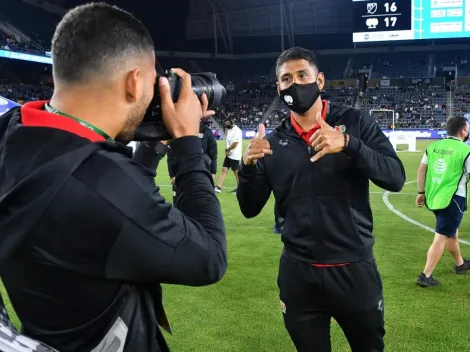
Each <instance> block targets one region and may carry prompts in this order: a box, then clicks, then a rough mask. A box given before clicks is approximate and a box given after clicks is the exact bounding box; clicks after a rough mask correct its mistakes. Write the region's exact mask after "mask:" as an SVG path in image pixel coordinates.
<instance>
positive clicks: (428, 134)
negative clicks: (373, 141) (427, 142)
mask: <svg viewBox="0 0 470 352" xmlns="http://www.w3.org/2000/svg"><path fill="white" fill-rule="evenodd" d="M272 131H273V130H272V129H269V130H266V134H269V133H271V132H272ZM382 131H383V133H384V134H385V135H386V136H387V137H388V136H389V134H390V132H391V131H392V130H382ZM395 132H399V133H403V134H405V135H409V134H410V135H412V136H415V137H416V139H441V138H445V137H446V136H447V132H446V131H445V130H426V129H406V130H398V129H397V130H395ZM242 133H243V138H245V139H251V138H253V137H254V136H255V135H256V131H255V130H243V131H242Z"/></svg>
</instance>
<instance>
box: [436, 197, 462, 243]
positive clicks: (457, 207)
mask: <svg viewBox="0 0 470 352" xmlns="http://www.w3.org/2000/svg"><path fill="white" fill-rule="evenodd" d="M465 202H466V199H465V197H461V196H454V197H453V198H452V200H451V201H450V204H449V206H448V207H447V208H445V209H441V210H434V215H435V216H436V220H437V221H436V232H437V233H438V234H441V235H444V236H447V237H449V238H452V237H455V234H456V232H457V229H458V228H459V227H460V223H461V222H462V217H463V213H464V211H465Z"/></svg>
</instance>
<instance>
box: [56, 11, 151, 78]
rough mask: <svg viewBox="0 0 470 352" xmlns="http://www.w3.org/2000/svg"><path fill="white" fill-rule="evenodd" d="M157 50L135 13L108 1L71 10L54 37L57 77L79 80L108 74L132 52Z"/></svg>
mask: <svg viewBox="0 0 470 352" xmlns="http://www.w3.org/2000/svg"><path fill="white" fill-rule="evenodd" d="M152 50H154V43H153V40H152V37H151V36H150V33H149V32H148V31H147V29H146V28H145V26H144V25H143V24H142V23H141V22H140V21H139V20H137V19H136V18H135V17H134V16H133V15H132V14H130V13H129V12H127V11H124V10H122V9H120V8H118V7H116V6H111V5H108V4H105V3H90V4H86V5H82V6H78V7H75V8H74V9H72V10H70V11H69V12H68V13H67V14H66V15H65V16H64V18H63V19H62V20H61V21H60V23H59V24H58V25H57V28H56V31H55V33H54V37H53V38H52V60H53V70H54V76H55V79H58V80H59V81H62V82H68V83H78V82H81V81H86V80H87V79H89V78H90V77H92V76H102V75H107V74H108V73H109V72H110V70H112V69H114V68H116V67H117V65H119V63H120V62H123V61H124V60H125V59H126V58H129V56H130V55H136V56H137V55H139V54H142V52H151V51H152Z"/></svg>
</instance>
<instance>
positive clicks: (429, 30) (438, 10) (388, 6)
mask: <svg viewBox="0 0 470 352" xmlns="http://www.w3.org/2000/svg"><path fill="white" fill-rule="evenodd" d="M353 7H354V9H353V11H354V24H353V26H354V28H353V42H354V43H360V42H380V41H393V40H414V39H441V38H465V37H470V0H395V1H393V0H353Z"/></svg>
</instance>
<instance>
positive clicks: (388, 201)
mask: <svg viewBox="0 0 470 352" xmlns="http://www.w3.org/2000/svg"><path fill="white" fill-rule="evenodd" d="M415 182H416V181H410V182H406V183H405V185H409V184H411V183H415ZM389 195H390V192H389V191H387V192H385V193H384V194H383V196H382V200H383V202H384V204H385V205H386V206H387V208H388V210H390V211H391V212H392V213H395V214H396V215H398V216H399V217H400V218H402V219H403V220H405V221H407V222H409V223H410V224H413V225H416V226H418V227H421V228H422V229H425V230H428V231H429V232H432V233H434V232H435V231H434V229H433V228H432V227H429V226H426V225H424V224H422V223H420V222H418V221H416V220H413V219H411V218H409V217H408V216H406V215H405V214H403V213H402V212H401V211H399V210H397V209H395V207H394V206H393V205H392V203H390V200H389V199H388V196H389ZM459 242H460V243H463V244H466V245H467V246H470V242H468V241H465V240H463V239H461V238H459Z"/></svg>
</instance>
